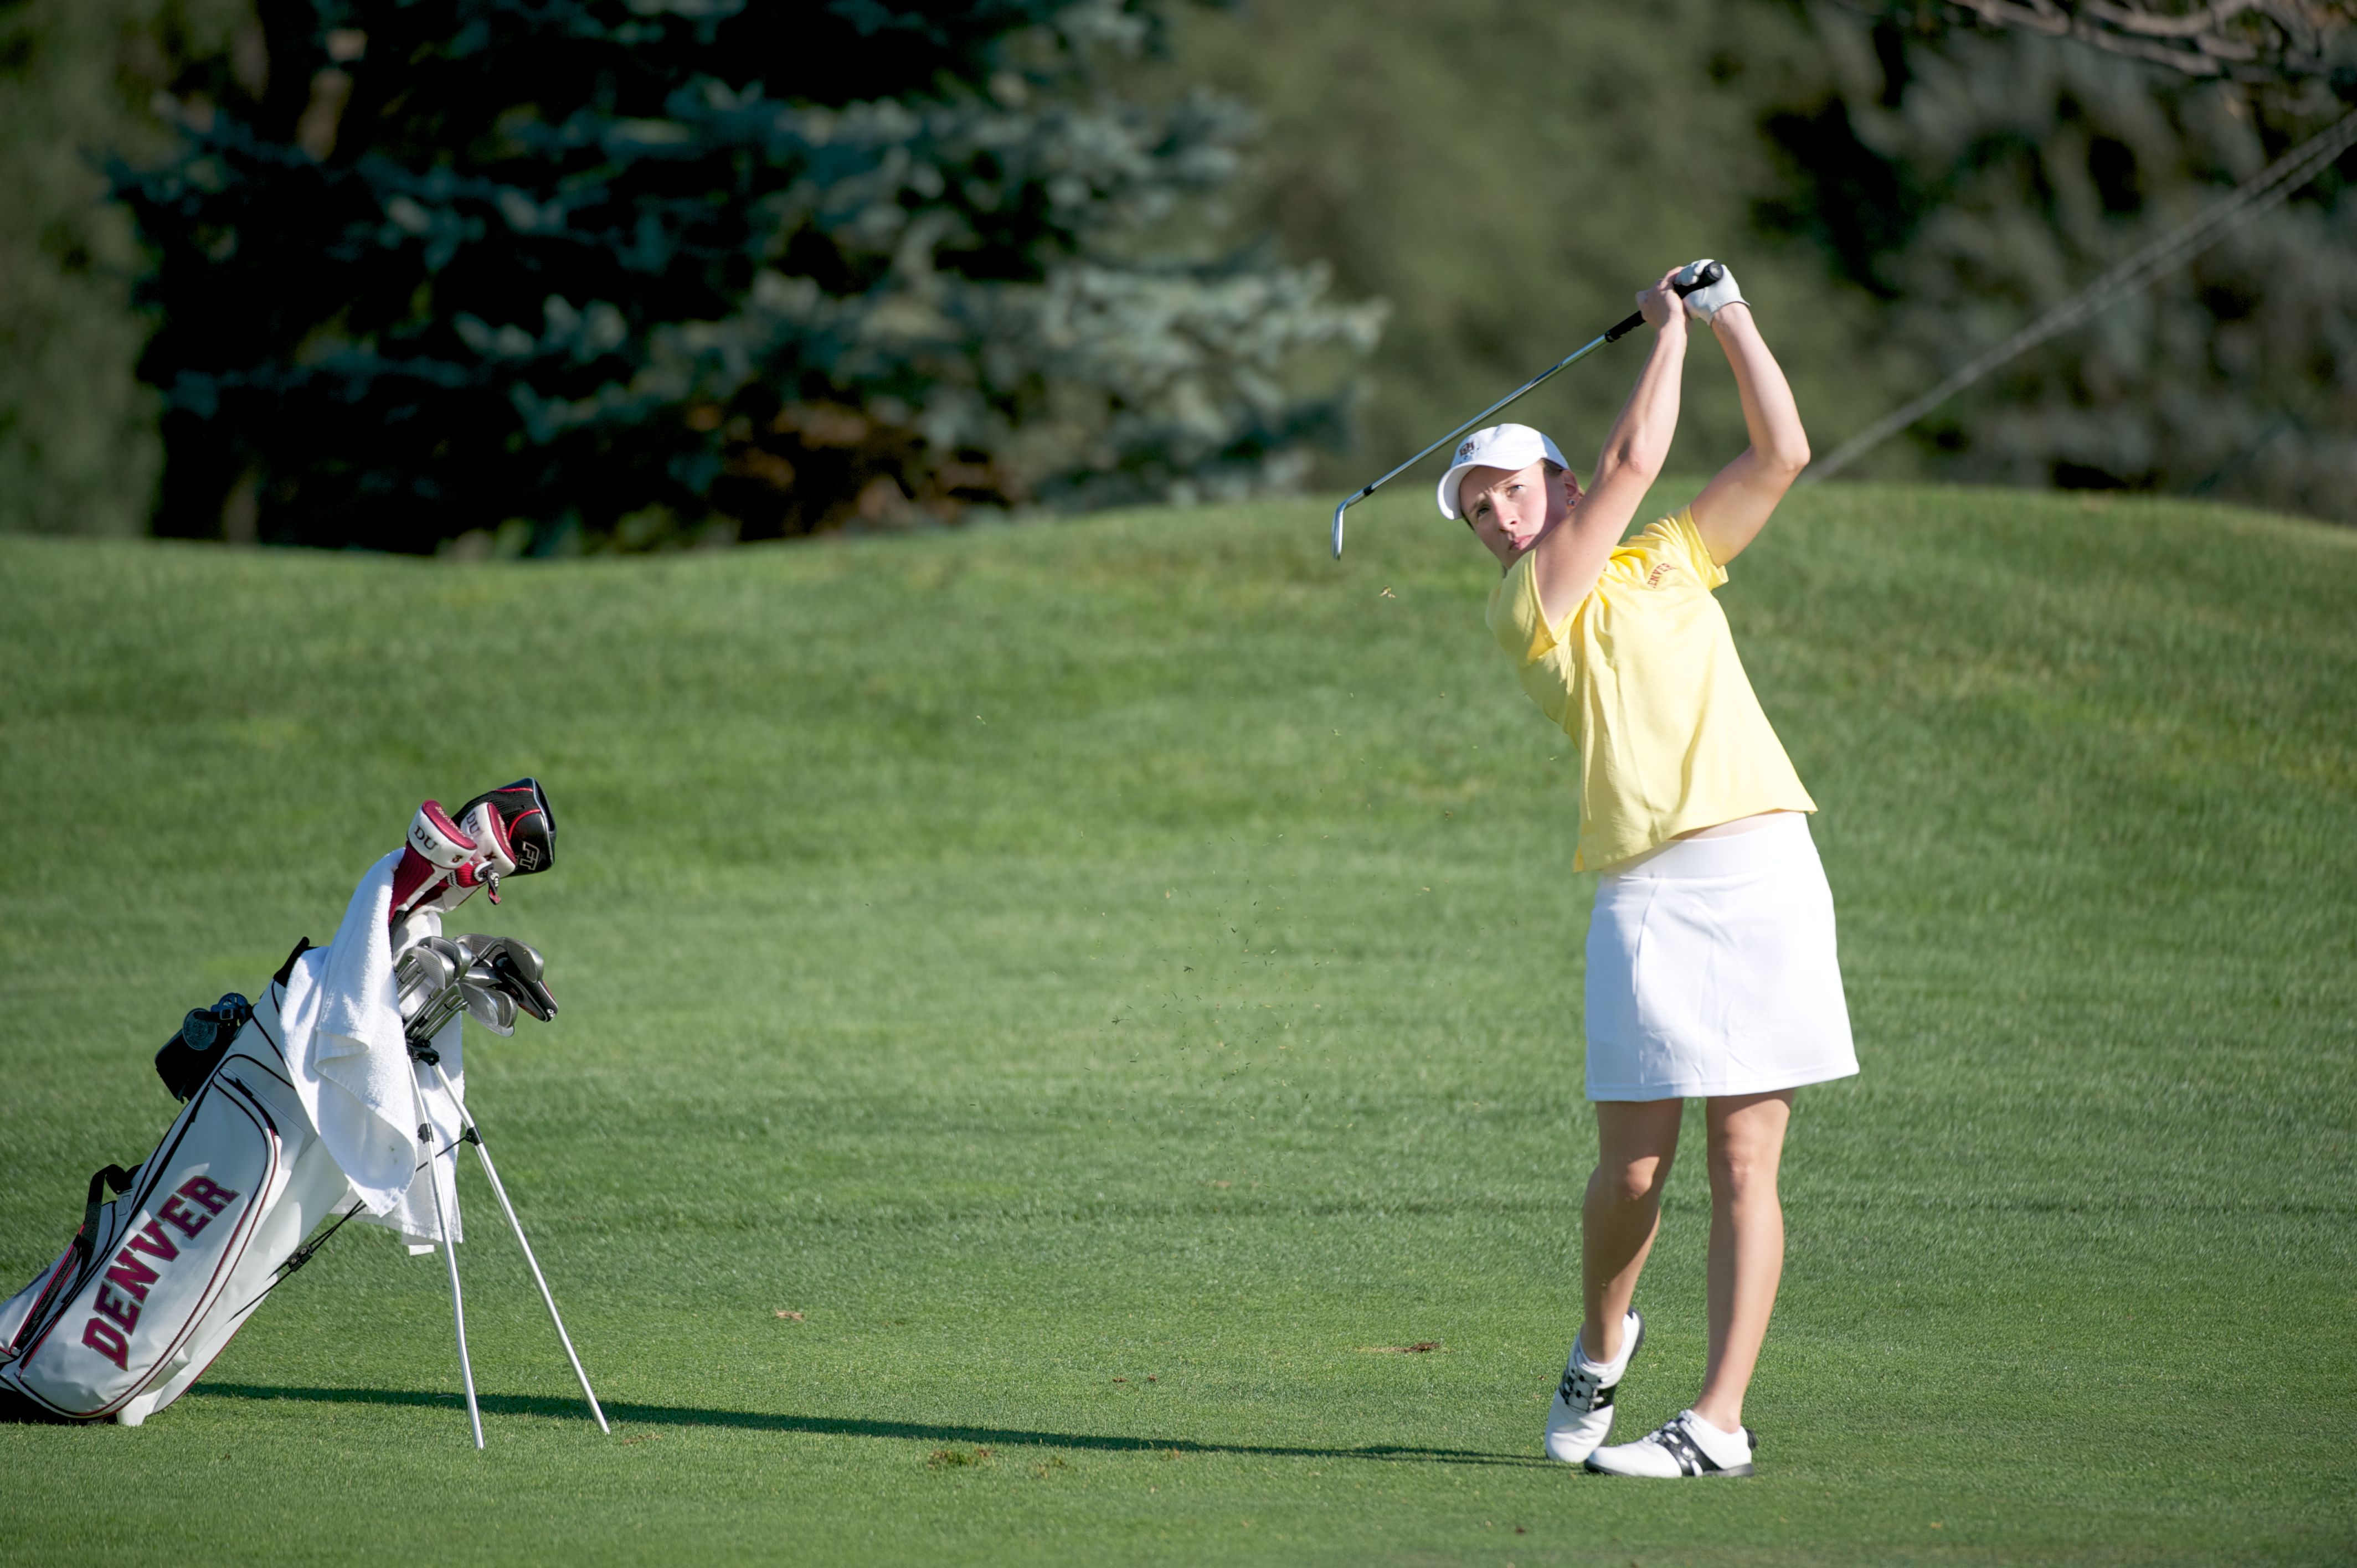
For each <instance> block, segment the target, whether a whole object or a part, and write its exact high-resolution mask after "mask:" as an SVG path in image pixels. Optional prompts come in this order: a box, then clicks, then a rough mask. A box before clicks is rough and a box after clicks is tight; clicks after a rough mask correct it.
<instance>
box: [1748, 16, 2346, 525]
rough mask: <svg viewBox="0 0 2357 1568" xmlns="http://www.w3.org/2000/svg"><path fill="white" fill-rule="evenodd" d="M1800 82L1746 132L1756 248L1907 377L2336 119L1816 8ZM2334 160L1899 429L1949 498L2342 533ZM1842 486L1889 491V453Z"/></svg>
mask: <svg viewBox="0 0 2357 1568" xmlns="http://www.w3.org/2000/svg"><path fill="white" fill-rule="evenodd" d="M1816 22H1817V26H1818V30H1819V34H1820V37H1821V38H1823V39H1824V45H1825V53H1824V59H1825V62H1826V65H1827V67H1828V72H1829V74H1828V77H1827V79H1826V81H1825V84H1824V89H1823V91H1822V92H1821V93H1820V94H1819V95H1818V96H1817V97H1816V98H1815V99H1814V100H1813V101H1811V102H1794V103H1792V104H1789V105H1787V106H1785V107H1784V108H1782V109H1780V110H1778V111H1776V112H1774V113H1771V114H1770V116H1769V118H1768V120H1767V122H1766V124H1767V127H1768V129H1769V131H1770V134H1771V135H1772V136H1773V137H1774V138H1775V139H1776V140H1777V141H1778V142H1779V143H1780V144H1781V145H1782V146H1783V147H1784V148H1785V149H1786V152H1787V155H1788V166H1787V168H1788V178H1789V181H1790V184H1789V187H1788V192H1787V194H1786V195H1785V196H1784V197H1783V198H1781V199H1775V200H1771V201H1770V202H1768V203H1766V204H1764V205H1763V209H1762V219H1763V221H1764V223H1765V224H1766V225H1767V226H1769V227H1771V228H1781V229H1785V230H1787V231H1792V232H1794V233H1798V234H1802V235H1805V236H1807V237H1809V238H1811V239H1813V240H1814V241H1815V242H1816V243H1817V244H1818V246H1819V247H1820V248H1821V249H1822V250H1823V252H1824V253H1825V254H1826V255H1827V256H1828V257H1830V258H1831V259H1832V260H1833V261H1834V263H1835V266H1836V268H1837V270H1838V272H1839V274H1841V275H1842V276H1844V277H1845V278H1846V279H1847V280H1848V281H1849V282H1850V283H1851V284H1852V285H1854V286H1856V287H1857V289H1859V290H1861V291H1863V292H1864V293H1866V294H1867V295H1871V296H1873V297H1876V298H1878V299H1880V300H1882V301H1883V302H1884V306H1883V311H1884V320H1885V323H1886V326H1887V328H1888V331H1889V336H1890V338H1891V340H1892V342H1893V343H1894V344H1895V345H1896V346H1898V347H1899V348H1900V349H1903V350H1907V351H1910V352H1911V353H1913V354H1914V355H1915V356H1916V357H1917V358H1918V359H1919V360H1920V361H1921V363H1922V364H1923V365H1924V367H1925V370H1926V374H1925V378H1924V379H1925V380H1926V381H1929V380H1931V379H1932V377H1933V376H1934V375H1936V374H1937V373H1939V372H1941V371H1946V370H1947V369H1949V368H1951V367H1953V366H1954V365H1957V364H1960V363H1962V362H1963V361H1964V360H1966V359H1968V358H1969V357H1971V356H1972V355H1973V354H1974V353H1975V352H1977V351H1978V350H1980V349H1983V348H1986V347H1987V346H1988V345H1990V344H1993V343H1995V342H1996V341H1998V340H1999V339H2001V338H2005V337H2006V336H2007V335H2008V334H2009V333H2011V332H2012V331H2013V330H2014V329H2015V328H2018V327H2020V326H2022V325H2023V324H2025V323H2026V322H2028V321H2029V320H2030V319H2031V318H2033V317H2036V316H2037V315H2038V314H2040V312H2041V311H2043V310H2045V309H2046V308H2048V307H2050V306H2053V305H2056V304H2058V303H2059V302H2061V300H2063V299H2064V298H2066V297H2068V296H2069V295H2072V293H2073V292H2074V291H2075V290H2076V289H2078V288H2079V287H2080V286H2081V285H2083V284H2084V283H2086V282H2087V281H2088V280H2090V279H2091V278H2093V277H2094V276H2095V275H2097V274H2099V273H2101V272H2102V271H2103V270H2104V268H2105V267H2106V266H2108V265H2109V264H2110V263H2114V262H2116V261H2118V260H2119V259H2121V258H2122V257H2124V256H2126V255H2127V254H2129V253H2130V252H2133V251H2135V250H2136V248H2137V247H2139V246H2140V245H2142V244H2144V243H2146V242H2148V241H2151V240H2153V239H2155V238H2157V237H2158V236H2159V235H2161V234H2163V233H2165V232H2167V231H2169V230H2171V229H2173V228H2175V227H2176V226H2177V225H2179V223H2182V222H2184V221H2185V220H2188V219H2189V218H2190V217H2192V216H2193V215H2194V214H2196V213H2198V212H2199V211H2201V209H2202V208H2203V207H2205V206H2206V205H2207V204H2209V203H2210V202H2212V201H2214V200H2216V199H2218V198H2220V197H2221V196H2222V195H2223V194H2225V192H2226V191H2227V190H2229V189H2231V188H2233V186H2234V185H2235V184H2236V183H2238V182H2239V181H2241V180H2242V179H2244V178H2246V177H2249V176H2250V175H2252V174H2253V173H2254V172H2255V171H2256V170H2258V169H2259V168H2260V167H2262V166H2264V165H2265V164H2266V162H2267V161H2268V160H2269V159H2270V158H2272V157H2273V156H2276V155H2277V154H2279V153H2281V152H2283V151H2284V150H2285V149H2286V148H2287V147H2288V146H2289V145H2292V144H2294V143H2296V142H2298V141H2300V140H2304V139H2305V138H2306V137H2307V136H2309V135H2310V134H2314V133H2315V132H2316V131H2317V130H2319V129H2320V128H2322V126H2324V125H2325V124H2330V122H2331V121H2332V120H2334V119H2337V118H2338V117H2339V116H2340V115H2341V113H2345V112H2346V106H2345V105H2344V104H2342V103H2341V102H2338V101H2336V100H2335V98H2334V97H2333V95H2332V94H2331V93H2330V92H2329V91H2326V90H2325V87H2324V83H2323V81H2320V80H2318V79H2317V78H2316V77H2315V76H2314V75H2310V76H2309V78H2308V79H2307V80H2306V81H2305V82H2304V83H2303V82H2302V81H2298V80H2293V81H2288V82H2280V83H2276V84H2274V85H2271V86H2269V87H2268V88H2267V89H2266V90H2264V91H2259V90H2254V89H2251V88H2249V87H2246V86H2245V85H2244V84H2241V83H2236V82H2233V81H2219V80H2215V79H2212V80H2201V79H2199V78H2197V77H2195V76H2193V75H2192V74H2190V73H2186V72H2182V71H2178V70H2167V69H2162V68H2160V67H2158V66H2154V65H2149V64H2145V63H2141V62H2139V61H2136V60H2134V59H2129V58H2126V57H2125V56H2124V55H2122V54H2120V53H2119V52H2117V51H2105V50H2099V49H2093V48H2083V47H2081V46H2080V45H2079V44H2077V43H2074V42H2072V41H2070V40H2069V39H2067V38H2047V37H2040V36H2037V35H2036V34H2035V33H2031V32H2025V31H2019V30H2013V31H1999V30H1996V29H1990V28H1976V27H1961V28H1960V27H1950V26H1946V25H1945V24H1944V23H1943V19H1942V18H1941V17H1940V16H1934V15H1930V14H1928V13H1927V14H1923V15H1920V16H1918V15H1910V16H1908V17H1905V18H1900V17H1894V16H1889V15H1885V16H1879V17H1868V16H1858V15H1857V14H1856V13H1855V12H1852V11H1845V10H1843V9H1839V8H1835V7H1831V6H1827V7H1824V8H1822V9H1820V10H1819V11H1818V12H1817V13H1816ZM2352 172H2357V156H2348V157H2344V158H2343V159H2342V160H2341V164H2340V166H2339V167H2338V170H2337V171H2328V172H2327V173H2326V174H2324V175H2323V176H2322V177H2319V179H2317V180H2316V181H2314V182H2313V183H2312V184H2311V185H2309V187H2308V188H2307V189H2306V191H2305V192H2304V193H2302V194H2301V195H2299V196H2298V197H2296V198H2295V199H2293V200H2292V201H2291V202H2290V203H2289V204H2288V205H2287V206H2285V207H2283V208H2280V209H2276V210H2275V211H2273V212H2270V213H2267V214H2266V215H2264V216H2261V217H2259V218H2256V219H2255V220H2253V221H2251V222H2250V223H2249V224H2248V225H2246V226H2244V227H2243V228H2241V229H2239V230H2237V231H2234V233H2233V235H2232V236H2231V237H2229V238H2228V239H2226V240H2225V241H2224V242H2222V243H2221V244H2219V245H2218V246H2217V247H2216V248H2214V249H2212V250H2210V251H2208V252H2204V253H2203V254H2202V255H2201V256H2200V257H2198V258H2196V259H2195V260H2194V261H2193V262H2192V263H2191V264H2190V266H2188V267H2186V268H2184V269H2182V270H2179V271H2178V272H2175V273H2172V274H2168V275H2166V276H2164V277H2162V278H2160V279H2158V281H2156V282H2155V283H2154V284H2153V285H2151V286H2150V287H2149V288H2148V289H2147V290H2146V291H2145V292H2143V293H2141V294H2139V295H2134V296H2132V297H2130V298H2128V299H2126V300H2125V301H2123V302H2121V303H2120V304H2117V305H2115V306H2112V307H2111V308H2109V309H2107V310H2105V311H2104V312H2103V313H2102V314H2101V315H2100V316H2098V317H2095V318H2094V319H2093V321H2091V322H2090V323H2089V324H2088V325H2086V326H2084V327H2082V328H2076V329H2074V330H2072V331H2071V332H2069V333H2066V334H2065V335H2063V336H2062V337H2060V338H2056V339H2054V340H2053V341H2051V342H2050V343H2048V344H2046V345H2044V346H2042V347H2040V348H2039V349H2034V350H2032V351H2031V352H2029V354H2026V355H2025V356H2023V357H2022V358H2021V359H2020V360H2016V361H2014V362H2013V363H2012V364H2011V365H2010V366H2008V367H2007V369H2005V370H2003V371H1998V372H1996V374H1994V375H1993V376H1992V377H1991V378H1990V379H1989V380H1988V381H1986V382H1984V383H1982V384H1981V385H1980V386H1979V387H1977V388H1975V389H1974V390H1972V391H1970V392H1965V393H1964V394H1962V395H1961V396H1959V397H1958V398H1957V399H1956V400H1955V401H1954V402H1953V403H1949V404H1946V405H1944V406H1943V408H1942V409H1940V410H1939V411H1937V412H1935V413H1932V415H1930V416H1928V417H1927V418H1926V419H1925V420H1923V421H1922V422H1921V423H1919V424H1917V426H1916V427H1915V429H1914V432H1913V437H1914V440H1913V445H1914V446H1916V447H1917V449H1918V451H1919V453H1921V454H1923V455H1927V456H1933V457H1934V458H1935V459H1937V463H1938V468H1939V470H1940V471H1943V472H1945V473H1947V474H1949V475H1951V476H1953V477H1955V478H1965V479H1975V480H1993V481H2001V482H2010V483H2024V484H2040V485H2042V484H2050V483H2051V484H2059V485H2062V486H2065V487H2075V488H2091V489H2115V488H2128V489H2169V490H2180V491H2195V492H2201V493H2212V492H2214V493H2218V494H2221V495H2230V496H2234V497H2239V498H2241V499H2249V500H2254V501H2257V502H2260V503H2262V504H2267V505H2274V506H2278V507H2283V508H2287V509H2289V510H2299V511H2306V512H2309V513H2311V514H2315V515H2319V516H2326V517H2334V518H2340V519H2343V520H2351V521H2357V268H2352V267H2351V266H2350V265H2349V262H2348V258H2349V256H2350V254H2351V252H2352V247H2357V199H2351V198H2350V196H2349V192H2348V187H2349V176H2350V175H2351V174H2352ZM1905 445H1906V444H1904V443H1900V442H1896V441H1894V442H1892V443H1891V444H1890V446H1889V447H1888V448H1885V449H1884V451H1885V453H1886V454H1888V456H1879V455H1878V456H1874V457H1869V458H1867V459H1866V460H1865V462H1864V469H1865V471H1867V472H1876V471H1883V472H1889V471H1891V466H1892V464H1893V463H1894V461H1895V463H1896V465H1897V466H1898V467H1900V469H1901V470H1902V471H1903V470H1904V469H1906V468H1907V467H1909V466H1910V459H1909V458H1908V456H1907V455H1906V453H1905V452H1904V450H1903V448H1904V446H1905Z"/></svg>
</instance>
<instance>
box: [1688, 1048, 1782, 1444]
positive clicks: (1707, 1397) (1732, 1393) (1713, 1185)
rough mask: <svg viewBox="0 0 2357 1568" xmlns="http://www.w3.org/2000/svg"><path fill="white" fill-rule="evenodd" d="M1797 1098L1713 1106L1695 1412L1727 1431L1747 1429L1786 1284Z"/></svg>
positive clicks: (1758, 1097)
mask: <svg viewBox="0 0 2357 1568" xmlns="http://www.w3.org/2000/svg"><path fill="white" fill-rule="evenodd" d="M1791 1119H1792V1090H1789V1089H1783V1090H1777V1091H1776V1092H1775V1093H1773V1094H1737V1095H1727V1096H1726V1097H1724V1098H1721V1099H1717V1100H1712V1101H1706V1103H1705V1105H1704V1125H1705V1126H1706V1128H1707V1129H1708V1132H1709V1142H1710V1276H1709V1277H1710V1359H1709V1362H1708V1363H1707V1365H1706V1367H1705V1369H1704V1371H1703V1383H1702V1397H1701V1398H1700V1399H1698V1400H1696V1401H1695V1403H1694V1408H1695V1413H1697V1414H1699V1415H1700V1416H1701V1417H1702V1418H1703V1419H1704V1420H1705V1421H1707V1422H1709V1423H1711V1424H1712V1425H1713V1426H1716V1427H1717V1428H1718V1429H1719V1430H1720V1431H1722V1432H1732V1431H1734V1430H1735V1429H1736V1428H1737V1427H1738V1426H1740V1425H1742V1424H1743V1393H1744V1391H1745V1390H1746V1389H1748V1388H1749V1387H1750V1386H1751V1369H1752V1368H1753V1367H1755V1366H1757V1365H1758V1364H1759V1360H1760V1340H1762V1339H1764V1338H1766V1337H1767V1335H1768V1314H1769V1312H1770V1310H1771V1309H1772V1308H1773V1307H1774V1306H1775V1305H1776V1286H1777V1284H1778V1283H1780V1282H1781V1280H1782V1279H1783V1277H1784V1207H1783V1204H1782V1202H1781V1200H1780V1199H1779V1198H1778V1197H1777V1196H1776V1166H1777V1163H1778V1162H1779V1161H1780V1160H1781V1158H1782V1157H1783V1154H1784V1126H1785V1123H1786V1122H1789V1121H1790V1120H1791Z"/></svg>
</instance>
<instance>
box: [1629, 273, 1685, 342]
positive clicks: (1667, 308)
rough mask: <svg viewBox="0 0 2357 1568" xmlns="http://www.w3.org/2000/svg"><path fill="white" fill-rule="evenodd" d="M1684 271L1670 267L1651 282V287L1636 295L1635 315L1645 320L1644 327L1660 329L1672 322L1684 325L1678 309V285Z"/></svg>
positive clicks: (1682, 315) (1681, 312)
mask: <svg viewBox="0 0 2357 1568" xmlns="http://www.w3.org/2000/svg"><path fill="white" fill-rule="evenodd" d="M1684 271H1685V269H1684V268H1683V267H1672V268H1671V269H1670V270H1669V271H1668V272H1665V273H1663V274H1662V275H1661V276H1660V277H1658V278H1656V279H1654V280H1653V286H1652V287H1651V288H1649V289H1645V290H1642V291H1641V292H1640V293H1639V294H1638V295H1637V314H1638V315H1640V316H1641V317H1644V318H1645V325H1646V326H1648V327H1652V328H1665V327H1667V326H1669V325H1670V323H1672V322H1677V323H1679V324H1680V325H1681V326H1683V325H1684V321H1685V316H1684V312H1683V311H1681V310H1680V309H1679V308H1678V292H1679V291H1678V283H1679V280H1680V277H1681V275H1682V274H1684Z"/></svg>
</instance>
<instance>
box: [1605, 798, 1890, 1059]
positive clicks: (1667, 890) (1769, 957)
mask: <svg viewBox="0 0 2357 1568" xmlns="http://www.w3.org/2000/svg"><path fill="white" fill-rule="evenodd" d="M1856 1071H1857V1051H1856V1049H1855V1048H1854V1047H1852V1045H1851V1043H1850V1033H1849V1005H1848V1004H1847V1003H1846V1001H1845V1000H1844V998H1843V996H1842V981H1841V966H1840V964H1839V962H1838V961H1837V960H1836V958H1835V951H1834V897H1833V890H1832V889H1831V888H1829V887H1828V886H1825V870H1824V865H1823V864H1822V863H1821V862H1820V861H1819V860H1818V859H1817V846H1816V843H1815V842H1814V841H1813V840H1812V839H1811V838H1810V837H1809V820H1808V818H1807V817H1805V816H1803V815H1802V814H1801V813H1799V812H1796V811H1788V812H1780V813H1778V814H1777V815H1775V816H1773V817H1770V819H1769V820H1768V822H1767V823H1766V825H1764V826H1761V827H1759V828H1755V829H1753V830H1752V831H1751V832H1746V833H1736V834H1733V835H1731V836H1729V837H1727V838H1706V839H1680V840H1678V841H1676V842H1674V843H1669V844H1665V845H1663V847H1662V848H1661V849H1658V850H1655V851H1654V852H1653V853H1652V854H1648V855H1645V856H1644V857H1642V858H1641V859H1640V860H1638V861H1637V862H1636V863H1635V864H1634V865H1631V867H1629V868H1628V869H1627V870H1625V871H1620V872H1617V873H1615V874H1613V875H1609V876H1607V877H1605V878H1604V879H1603V881H1602V882H1600V883H1598V885H1597V888H1596V914H1595V917H1594V918H1592V919H1591V920H1590V921H1589V922H1588V927H1587V1098H1588V1099H1590V1100H1687V1099H1695V1098H1698V1097H1702V1096H1708V1095H1719V1094H1763V1093H1766V1092H1768V1091H1770V1090H1779V1089H1792V1088H1794V1087H1796V1086H1798V1085H1800V1084H1803V1083H1822V1082H1824V1080H1826V1079H1834V1078H1847V1077H1848V1076H1849V1075H1850V1074H1852V1073H1854V1072H1856Z"/></svg>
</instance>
